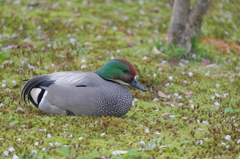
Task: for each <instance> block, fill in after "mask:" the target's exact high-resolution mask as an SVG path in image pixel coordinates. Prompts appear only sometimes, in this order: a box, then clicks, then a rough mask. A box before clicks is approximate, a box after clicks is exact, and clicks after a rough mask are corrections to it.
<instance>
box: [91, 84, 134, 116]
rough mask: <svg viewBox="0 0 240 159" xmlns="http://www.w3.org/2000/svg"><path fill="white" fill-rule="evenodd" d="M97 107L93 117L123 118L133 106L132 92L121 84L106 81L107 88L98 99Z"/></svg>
mask: <svg viewBox="0 0 240 159" xmlns="http://www.w3.org/2000/svg"><path fill="white" fill-rule="evenodd" d="M96 100H97V106H95V107H94V108H93V109H95V110H94V111H93V112H92V114H91V115H96V116H106V115H108V116H117V117H119V116H123V115H125V114H126V113H127V112H128V111H129V110H130V108H131V106H132V95H131V92H130V90H129V89H128V88H127V87H126V86H123V85H121V84H118V83H114V82H109V81H106V86H105V87H104V89H103V92H102V93H101V95H100V96H98V97H97V99H96Z"/></svg>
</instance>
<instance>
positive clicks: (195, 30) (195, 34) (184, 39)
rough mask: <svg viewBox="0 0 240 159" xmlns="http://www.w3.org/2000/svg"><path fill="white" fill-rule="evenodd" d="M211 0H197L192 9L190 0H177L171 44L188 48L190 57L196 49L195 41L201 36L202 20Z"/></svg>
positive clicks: (187, 52) (169, 35)
mask: <svg viewBox="0 0 240 159" xmlns="http://www.w3.org/2000/svg"><path fill="white" fill-rule="evenodd" d="M209 4H210V0H197V2H196V4H195V6H194V7H193V8H192V9H190V0H175V1H174V3H173V12H172V17H171V21H170V28H169V33H168V39H169V44H173V45H178V46H180V47H182V48H184V49H186V54H187V56H188V57H189V55H190V54H191V53H193V52H194V51H195V50H194V41H195V40H199V38H200V36H201V21H202V18H203V15H204V14H205V13H206V11H207V9H208V6H209Z"/></svg>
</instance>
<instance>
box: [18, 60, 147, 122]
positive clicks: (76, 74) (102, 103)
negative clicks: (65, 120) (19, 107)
mask: <svg viewBox="0 0 240 159" xmlns="http://www.w3.org/2000/svg"><path fill="white" fill-rule="evenodd" d="M128 85H131V86H133V87H135V88H137V89H139V90H141V91H144V92H146V91H147V90H146V89H145V88H144V87H143V86H141V85H140V84H139V83H138V81H137V79H136V69H135V67H134V66H133V65H132V64H131V63H130V62H129V61H127V60H124V59H113V60H111V61H109V62H108V63H107V64H105V65H104V66H103V67H102V68H101V69H100V70H99V71H97V72H82V71H64V72H55V73H52V74H44V75H38V76H36V77H33V78H31V79H30V80H27V82H26V83H25V84H24V86H23V88H22V90H21V98H22V100H23V101H24V102H25V103H26V104H27V103H28V102H30V103H32V104H33V105H34V106H35V107H37V108H38V109H40V110H41V111H43V112H45V113H49V114H65V115H68V116H81V115H85V116H114V117H121V116H123V115H125V114H126V113H127V112H128V111H129V110H130V108H131V107H132V94H131V92H130V89H129V88H128Z"/></svg>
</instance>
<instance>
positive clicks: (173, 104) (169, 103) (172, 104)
mask: <svg viewBox="0 0 240 159" xmlns="http://www.w3.org/2000/svg"><path fill="white" fill-rule="evenodd" d="M163 103H164V104H166V105H170V106H175V105H177V104H178V103H177V102H163Z"/></svg>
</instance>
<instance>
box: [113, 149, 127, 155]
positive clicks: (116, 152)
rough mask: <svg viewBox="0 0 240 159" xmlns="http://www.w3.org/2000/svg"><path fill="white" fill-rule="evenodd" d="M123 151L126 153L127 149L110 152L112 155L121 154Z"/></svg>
mask: <svg viewBox="0 0 240 159" xmlns="http://www.w3.org/2000/svg"><path fill="white" fill-rule="evenodd" d="M125 153H128V151H122V150H116V151H113V152H112V154H113V155H121V154H125Z"/></svg>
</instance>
